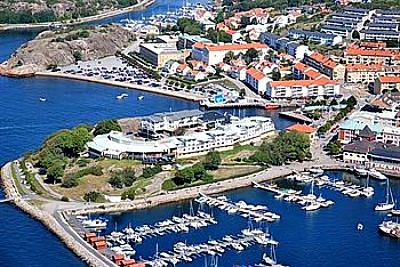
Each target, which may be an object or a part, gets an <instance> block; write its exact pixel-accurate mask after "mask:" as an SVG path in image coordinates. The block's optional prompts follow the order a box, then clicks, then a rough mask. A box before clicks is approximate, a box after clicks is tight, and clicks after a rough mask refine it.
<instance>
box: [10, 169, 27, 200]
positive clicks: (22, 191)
mask: <svg viewBox="0 0 400 267" xmlns="http://www.w3.org/2000/svg"><path fill="white" fill-rule="evenodd" d="M15 167H16V166H15V163H12V164H11V177H12V179H13V180H14V183H15V186H16V187H17V190H18V193H20V194H21V195H24V194H25V191H24V189H23V188H22V185H21V184H20V181H19V180H18V178H17V173H16V172H15Z"/></svg>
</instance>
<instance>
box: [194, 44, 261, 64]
mask: <svg viewBox="0 0 400 267" xmlns="http://www.w3.org/2000/svg"><path fill="white" fill-rule="evenodd" d="M249 49H256V50H257V51H259V52H260V56H263V55H265V54H266V53H267V52H268V50H269V47H268V46H267V45H265V44H262V43H248V44H247V43H246V44H223V45H218V44H207V43H196V44H194V46H193V49H192V58H194V59H196V60H199V61H202V62H205V63H207V64H208V65H216V64H218V63H221V62H223V60H224V57H225V55H226V54H227V53H228V52H232V53H233V54H234V55H238V54H240V53H246V52H247V50H249Z"/></svg>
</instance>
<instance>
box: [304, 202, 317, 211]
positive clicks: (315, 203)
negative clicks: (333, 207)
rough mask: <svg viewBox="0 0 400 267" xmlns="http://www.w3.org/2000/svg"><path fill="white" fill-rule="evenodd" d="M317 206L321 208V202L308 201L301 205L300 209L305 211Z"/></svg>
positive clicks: (314, 208) (315, 208)
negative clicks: (303, 205)
mask: <svg viewBox="0 0 400 267" xmlns="http://www.w3.org/2000/svg"><path fill="white" fill-rule="evenodd" d="M319 208H321V204H319V203H318V202H308V204H307V205H306V206H305V207H302V209H303V210H305V211H313V210H318V209H319Z"/></svg>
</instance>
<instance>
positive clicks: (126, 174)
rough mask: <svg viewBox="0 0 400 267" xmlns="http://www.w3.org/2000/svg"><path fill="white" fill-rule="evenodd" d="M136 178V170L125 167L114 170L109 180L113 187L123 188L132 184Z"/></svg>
mask: <svg viewBox="0 0 400 267" xmlns="http://www.w3.org/2000/svg"><path fill="white" fill-rule="evenodd" d="M136 179H137V177H136V175H135V170H134V169H132V168H125V169H123V170H120V171H115V172H113V173H112V175H111V178H110V179H109V180H108V182H109V184H110V185H111V186H112V187H116V188H123V187H129V186H132V184H133V182H135V181H136Z"/></svg>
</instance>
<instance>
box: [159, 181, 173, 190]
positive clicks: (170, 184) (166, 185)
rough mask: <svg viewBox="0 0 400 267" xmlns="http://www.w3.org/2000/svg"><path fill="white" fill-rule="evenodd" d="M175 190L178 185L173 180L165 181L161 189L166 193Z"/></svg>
mask: <svg viewBox="0 0 400 267" xmlns="http://www.w3.org/2000/svg"><path fill="white" fill-rule="evenodd" d="M174 188H176V184H175V183H174V181H173V180H171V179H168V180H165V181H164V182H163V183H162V185H161V189H162V190H164V191H169V190H172V189H174Z"/></svg>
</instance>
